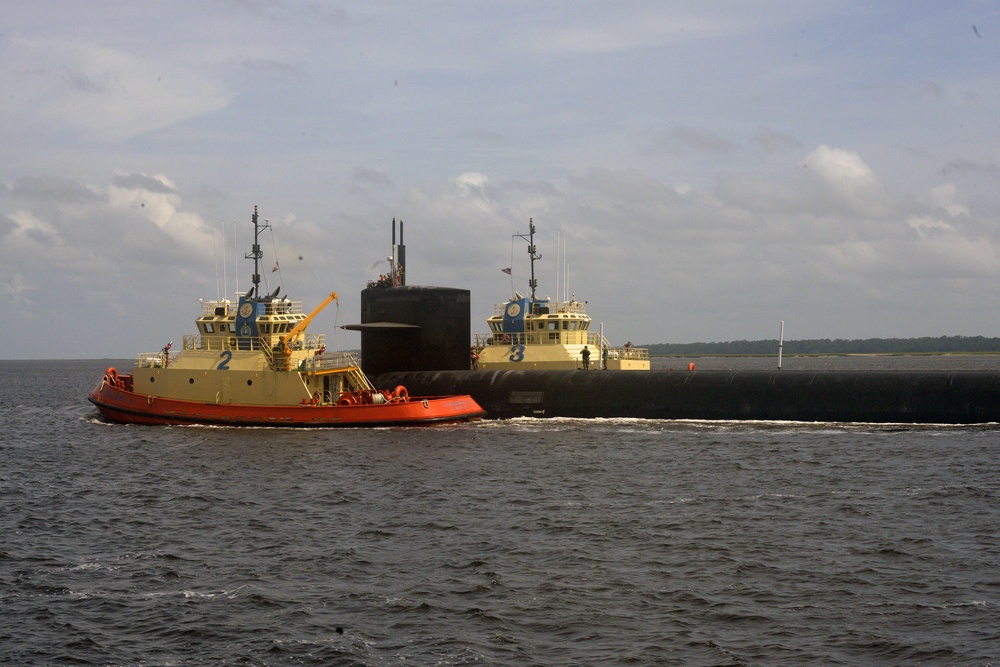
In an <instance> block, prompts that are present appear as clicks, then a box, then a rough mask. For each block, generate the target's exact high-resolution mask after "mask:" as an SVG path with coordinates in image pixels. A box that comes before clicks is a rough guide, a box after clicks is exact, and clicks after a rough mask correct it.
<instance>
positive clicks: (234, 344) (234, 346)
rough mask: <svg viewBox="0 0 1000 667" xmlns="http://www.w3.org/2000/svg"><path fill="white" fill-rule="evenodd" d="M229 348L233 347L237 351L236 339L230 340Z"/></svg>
mask: <svg viewBox="0 0 1000 667" xmlns="http://www.w3.org/2000/svg"><path fill="white" fill-rule="evenodd" d="M229 347H231V348H233V349H236V339H235V338H230V339H229Z"/></svg>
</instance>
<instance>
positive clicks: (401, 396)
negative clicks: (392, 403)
mask: <svg viewBox="0 0 1000 667" xmlns="http://www.w3.org/2000/svg"><path fill="white" fill-rule="evenodd" d="M392 398H393V400H396V401H402V402H403V403H406V402H407V401H408V400H410V392H408V391H406V387H404V386H403V385H399V386H398V387H396V388H395V389H393V390H392Z"/></svg>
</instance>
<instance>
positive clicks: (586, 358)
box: [580, 345, 590, 371]
mask: <svg viewBox="0 0 1000 667" xmlns="http://www.w3.org/2000/svg"><path fill="white" fill-rule="evenodd" d="M580 356H581V357H583V370H585V371H589V370H590V350H588V349H587V346H586V345H584V346H583V352H581V353H580Z"/></svg>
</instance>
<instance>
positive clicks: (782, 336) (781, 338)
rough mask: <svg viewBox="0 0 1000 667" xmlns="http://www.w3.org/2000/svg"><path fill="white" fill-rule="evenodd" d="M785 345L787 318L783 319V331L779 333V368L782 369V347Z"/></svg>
mask: <svg viewBox="0 0 1000 667" xmlns="http://www.w3.org/2000/svg"><path fill="white" fill-rule="evenodd" d="M784 345H785V320H781V332H780V333H779V334H778V370H779V371H780V370H781V348H782V347H784Z"/></svg>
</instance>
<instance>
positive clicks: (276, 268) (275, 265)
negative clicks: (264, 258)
mask: <svg viewBox="0 0 1000 667" xmlns="http://www.w3.org/2000/svg"><path fill="white" fill-rule="evenodd" d="M277 270H278V263H277V262H275V263H274V268H273V269H271V273H274V272H275V271H277Z"/></svg>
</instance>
